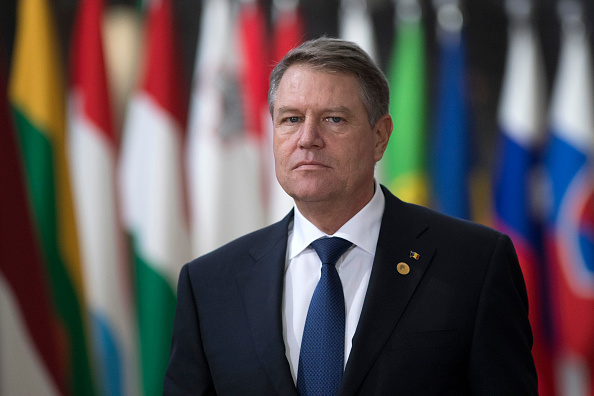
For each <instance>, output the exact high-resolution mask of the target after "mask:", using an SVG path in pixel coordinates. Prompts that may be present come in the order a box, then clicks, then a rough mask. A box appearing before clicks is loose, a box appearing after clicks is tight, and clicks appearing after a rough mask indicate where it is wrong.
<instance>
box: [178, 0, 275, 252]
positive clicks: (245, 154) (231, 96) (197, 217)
mask: <svg viewBox="0 0 594 396" xmlns="http://www.w3.org/2000/svg"><path fill="white" fill-rule="evenodd" d="M247 6H251V5H247ZM238 7H240V5H239V4H238V3H235V2H230V1H228V0H207V1H205V2H204V8H203V11H202V22H201V32H200V38H199V42H198V48H197V51H196V65H195V70H194V78H193V88H192V98H191V107H190V109H191V110H190V121H189V144H188V164H189V166H188V168H189V170H188V176H189V190H190V205H191V218H192V221H191V229H192V253H193V255H195V256H198V255H201V254H204V253H207V252H209V251H211V250H213V249H215V248H217V247H219V246H221V245H223V244H224V243H226V242H229V241H230V240H232V239H234V238H236V237H239V236H241V235H243V234H245V233H247V232H249V231H252V230H254V229H256V228H259V227H260V226H262V225H263V224H264V221H263V217H264V214H263V194H262V185H261V175H260V156H259V151H258V150H259V146H258V145H259V140H260V137H259V133H260V132H259V131H256V130H254V131H253V133H251V134H249V135H248V134H247V132H246V115H245V111H244V108H243V96H242V95H241V93H240V74H239V67H240V63H239V62H240V58H239V57H238V54H239V53H240V50H239V44H240V43H239V41H238V36H237V34H239V30H238V28H237V26H238V23H237V18H238V12H239V9H238ZM260 102H261V99H260ZM254 104H255V102H254ZM252 111H256V110H255V107H254V108H253V109H252ZM251 123H252V124H251V125H252V128H258V127H259V126H258V125H260V124H261V121H258V120H257V119H255V118H254V115H253V114H252V121H251Z"/></svg>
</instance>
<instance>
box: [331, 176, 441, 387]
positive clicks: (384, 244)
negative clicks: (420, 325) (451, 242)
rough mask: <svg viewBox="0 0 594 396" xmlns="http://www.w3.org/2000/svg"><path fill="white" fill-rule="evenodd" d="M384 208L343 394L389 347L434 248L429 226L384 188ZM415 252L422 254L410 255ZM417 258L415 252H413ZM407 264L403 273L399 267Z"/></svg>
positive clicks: (343, 385)
mask: <svg viewBox="0 0 594 396" xmlns="http://www.w3.org/2000/svg"><path fill="white" fill-rule="evenodd" d="M382 189H383V190H384V194H385V196H386V208H385V210H384V215H383V218H382V226H381V229H380V234H379V239H378V244H377V250H376V254H375V259H374V262H373V268H372V271H371V277H370V280H369V287H368V289H367V290H368V291H367V295H366V296H365V301H364V304H363V309H362V311H361V317H360V319H359V325H358V327H357V330H356V332H355V335H354V336H353V348H352V350H351V353H350V355H349V360H348V362H347V365H346V368H345V373H344V377H343V383H342V384H341V389H340V391H339V395H349V394H353V393H354V392H355V391H356V390H357V388H358V387H359V386H360V384H361V382H362V381H363V379H364V378H365V375H366V374H367V372H368V371H369V369H370V368H371V366H372V365H373V363H374V362H375V359H376V358H377V357H378V355H379V354H380V352H381V351H382V350H383V348H385V344H386V343H387V342H388V338H389V337H390V335H391V334H392V332H393V331H394V328H395V327H396V324H397V323H398V321H399V319H400V317H401V315H402V313H403V311H404V309H405V308H406V305H407V304H408V301H409V300H410V298H411V297H412V295H413V293H414V291H415V289H416V287H417V285H418V283H419V281H420V280H421V278H422V277H423V274H424V273H425V270H426V269H427V266H428V265H429V263H430V261H431V259H432V258H433V255H434V253H435V248H434V247H433V246H430V245H427V244H426V243H424V242H423V241H421V240H420V239H419V236H420V235H421V234H422V233H423V232H424V231H425V230H426V228H427V225H426V224H422V223H420V222H419V220H418V219H415V218H414V217H413V216H412V214H411V213H410V211H409V210H407V209H406V205H407V204H405V203H403V202H402V201H400V200H399V199H398V198H396V197H394V196H393V195H392V194H391V193H390V192H389V191H388V190H387V189H385V187H383V186H382ZM411 252H413V253H417V254H418V255H419V256H418V257H417V258H416V259H415V258H414V257H411ZM413 255H414V254H413ZM400 262H404V263H406V264H407V265H408V266H409V268H410V272H409V273H408V274H406V275H403V274H401V273H399V272H398V271H397V268H396V267H397V264H398V263H400Z"/></svg>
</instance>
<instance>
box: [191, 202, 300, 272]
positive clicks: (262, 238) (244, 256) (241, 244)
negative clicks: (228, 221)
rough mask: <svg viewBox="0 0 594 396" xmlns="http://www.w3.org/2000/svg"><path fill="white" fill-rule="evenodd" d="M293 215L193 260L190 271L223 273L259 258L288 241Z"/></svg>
mask: <svg viewBox="0 0 594 396" xmlns="http://www.w3.org/2000/svg"><path fill="white" fill-rule="evenodd" d="M292 216H293V213H292V212H291V213H289V214H288V215H287V216H286V217H285V218H284V219H283V220H281V221H279V222H277V223H274V224H272V225H269V226H267V227H264V228H261V229H259V230H256V231H253V232H250V233H248V234H246V235H243V236H241V237H239V238H237V239H234V240H233V241H231V242H228V243H226V244H225V245H223V246H221V247H219V248H217V249H215V250H213V251H211V252H209V253H206V254H204V255H202V256H200V257H198V258H196V259H194V260H192V261H191V262H189V263H188V264H187V266H188V267H189V271H190V273H193V272H201V273H203V272H210V271H216V272H218V273H223V272H225V269H229V270H231V269H233V268H234V267H236V266H238V265H241V264H242V263H245V262H246V261H248V260H257V259H258V258H259V257H260V256H261V255H263V254H265V253H266V252H267V251H268V250H270V249H272V248H273V247H274V246H276V245H277V244H278V243H279V242H282V241H283V240H284V241H285V242H286V240H287V232H288V225H289V222H290V221H291V220H292V218H293V217H292Z"/></svg>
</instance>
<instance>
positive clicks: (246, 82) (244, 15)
mask: <svg viewBox="0 0 594 396" xmlns="http://www.w3.org/2000/svg"><path fill="white" fill-rule="evenodd" d="M239 26H240V30H239V35H240V38H239V44H240V48H241V51H242V59H241V62H242V67H241V88H242V89H241V93H242V102H243V109H244V112H243V114H244V117H245V128H246V132H247V133H248V134H250V135H251V136H252V137H255V138H256V139H258V140H259V139H261V138H262V136H263V135H264V122H263V120H264V118H263V114H264V111H265V110H266V108H267V107H268V106H267V105H266V103H267V98H268V74H269V72H270V64H271V62H270V61H269V59H270V57H269V52H268V44H267V42H266V20H265V18H264V12H263V10H262V7H261V6H260V3H259V2H258V1H251V2H247V3H242V4H241V10H240V16H239Z"/></svg>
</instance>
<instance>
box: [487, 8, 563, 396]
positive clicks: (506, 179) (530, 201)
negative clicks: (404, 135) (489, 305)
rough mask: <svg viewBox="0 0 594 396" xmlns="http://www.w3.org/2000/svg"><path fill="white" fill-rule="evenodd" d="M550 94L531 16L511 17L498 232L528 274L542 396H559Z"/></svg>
mask: <svg viewBox="0 0 594 396" xmlns="http://www.w3.org/2000/svg"><path fill="white" fill-rule="evenodd" d="M545 99H546V89H545V81H544V70H543V64H542V59H541V55H540V51H539V44H538V40H537V37H536V35H535V33H534V31H533V29H532V26H531V25H530V21H529V19H528V15H527V14H517V13H510V28H509V44H508V53H507V64H506V69H505V75H504V79H503V87H502V93H501V98H500V105H499V116H498V118H499V121H498V123H499V132H500V134H499V144H498V146H499V147H498V152H497V161H498V167H497V170H496V174H495V177H494V203H495V222H496V227H497V228H498V229H499V230H500V231H502V232H504V233H506V234H508V235H509V236H510V237H511V238H512V240H513V242H514V246H515V248H516V253H517V255H518V259H519V262H520V266H521V268H522V273H523V274H524V280H525V282H526V288H527V291H528V301H529V303H530V313H529V315H530V317H529V318H530V324H531V326H532V332H533V335H534V346H533V348H532V354H533V357H534V361H535V364H536V369H537V373H538V379H539V381H538V382H539V393H540V394H541V395H543V396H546V395H554V394H555V376H554V374H553V361H552V345H551V344H550V337H549V328H550V326H548V325H547V320H548V319H549V315H548V314H547V310H548V304H547V302H546V300H545V298H546V297H547V292H548V287H546V282H547V279H548V277H547V276H546V272H545V271H546V267H545V266H544V265H543V257H542V243H541V240H542V238H541V237H542V235H541V231H542V230H541V227H542V205H537V204H536V202H537V200H538V198H540V197H542V194H540V193H539V191H538V188H539V185H538V183H539V182H540V181H541V180H540V179H539V178H538V175H539V173H538V170H539V162H538V160H539V154H540V150H541V147H542V142H543V127H544V125H543V122H544V118H545Z"/></svg>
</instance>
